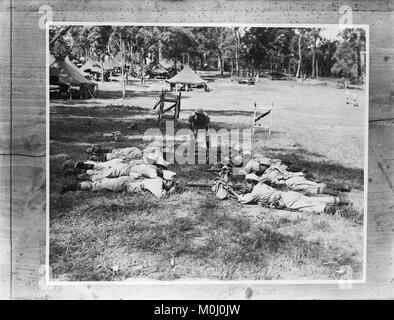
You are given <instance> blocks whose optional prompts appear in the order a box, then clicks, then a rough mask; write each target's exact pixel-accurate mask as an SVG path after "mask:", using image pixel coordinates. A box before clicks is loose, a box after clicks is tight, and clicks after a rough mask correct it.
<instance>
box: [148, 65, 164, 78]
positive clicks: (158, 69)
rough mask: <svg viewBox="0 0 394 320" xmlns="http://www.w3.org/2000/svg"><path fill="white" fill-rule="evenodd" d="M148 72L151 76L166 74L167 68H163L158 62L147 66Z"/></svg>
mask: <svg viewBox="0 0 394 320" xmlns="http://www.w3.org/2000/svg"><path fill="white" fill-rule="evenodd" d="M148 72H149V74H150V75H151V76H166V75H168V70H167V69H166V68H164V67H163V66H162V65H161V64H160V63H157V64H153V65H151V66H149V68H148Z"/></svg>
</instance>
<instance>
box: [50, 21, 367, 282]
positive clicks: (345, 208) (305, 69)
mask: <svg viewBox="0 0 394 320" xmlns="http://www.w3.org/2000/svg"><path fill="white" fill-rule="evenodd" d="M368 50H369V48H368V28H367V27H366V26H362V25H351V26H341V25H280V26H275V25H263V24H261V25H248V24H243V25H241V24H216V25H215V24H151V25H148V24H92V23H90V24H89V23H80V24H79V23H70V24H68V23H67V22H62V23H57V24H56V23H53V24H48V25H47V117H48V118H47V130H48V131H47V154H48V158H47V161H48V162H47V164H48V166H47V169H48V170H47V191H48V195H47V219H48V226H49V229H48V235H47V250H48V269H49V270H50V271H49V272H48V276H49V281H50V282H56V283H58V282H83V283H86V282H105V281H111V282H119V283H130V284H132V283H133V282H134V281H136V282H138V281H157V282H159V283H160V282H162V281H171V282H173V283H178V282H180V283H182V282H184V283H187V282H188V281H189V282H192V283H193V281H197V282H198V281H200V282H201V281H203V282H204V283H205V282H206V283H217V282H218V281H219V283H220V282H228V281H235V282H236V281H241V282H242V281H256V283H258V281H263V282H264V281H270V282H271V281H272V282H273V283H275V282H286V281H288V282H289V283H291V282H300V283H303V282H308V281H309V282H312V283H314V282H316V283H319V282H327V283H331V282H332V283H336V282H341V281H355V282H357V281H359V282H363V281H365V258H366V257H365V250H366V248H365V243H366V215H367V212H366V210H367V206H366V192H367V190H366V180H367V178H366V177H367V175H366V174H367V169H368V165H367V164H368V162H367V161H368V160H367V159H368V158H367V151H368V150H367V149H368V145H367V140H368V128H367V121H368ZM150 283H152V282H150ZM153 283H155V282H153Z"/></svg>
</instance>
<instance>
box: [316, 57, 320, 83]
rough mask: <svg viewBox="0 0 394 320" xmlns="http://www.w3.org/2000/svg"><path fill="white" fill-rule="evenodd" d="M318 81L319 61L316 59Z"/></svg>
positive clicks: (317, 77)
mask: <svg viewBox="0 0 394 320" xmlns="http://www.w3.org/2000/svg"><path fill="white" fill-rule="evenodd" d="M316 79H319V59H316Z"/></svg>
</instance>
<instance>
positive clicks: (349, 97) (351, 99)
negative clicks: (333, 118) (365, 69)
mask: <svg viewBox="0 0 394 320" xmlns="http://www.w3.org/2000/svg"><path fill="white" fill-rule="evenodd" d="M345 98H346V104H352V105H353V106H354V107H358V98H357V95H356V94H355V93H353V92H351V91H350V90H349V89H348V87H347V82H345Z"/></svg>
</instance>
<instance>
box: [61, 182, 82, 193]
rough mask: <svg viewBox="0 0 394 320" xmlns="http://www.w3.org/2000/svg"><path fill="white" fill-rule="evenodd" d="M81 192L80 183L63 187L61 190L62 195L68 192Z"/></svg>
mask: <svg viewBox="0 0 394 320" xmlns="http://www.w3.org/2000/svg"><path fill="white" fill-rule="evenodd" d="M77 190H81V184H80V183H72V184H69V185H67V186H63V187H62V189H61V190H60V194H64V193H66V192H68V191H77Z"/></svg>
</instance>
